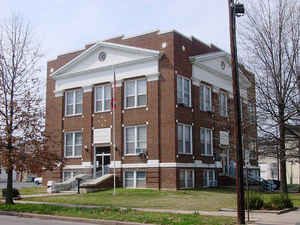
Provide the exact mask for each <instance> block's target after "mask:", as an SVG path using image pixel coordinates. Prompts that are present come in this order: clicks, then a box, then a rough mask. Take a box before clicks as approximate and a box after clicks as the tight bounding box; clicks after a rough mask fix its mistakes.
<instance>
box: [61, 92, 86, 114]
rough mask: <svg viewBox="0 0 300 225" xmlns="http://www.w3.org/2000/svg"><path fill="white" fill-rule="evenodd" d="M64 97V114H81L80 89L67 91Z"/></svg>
mask: <svg viewBox="0 0 300 225" xmlns="http://www.w3.org/2000/svg"><path fill="white" fill-rule="evenodd" d="M65 98H66V100H65V114H66V115H67V116H71V115H79V114H82V90H81V89H77V90H72V91H67V92H66V95H65Z"/></svg>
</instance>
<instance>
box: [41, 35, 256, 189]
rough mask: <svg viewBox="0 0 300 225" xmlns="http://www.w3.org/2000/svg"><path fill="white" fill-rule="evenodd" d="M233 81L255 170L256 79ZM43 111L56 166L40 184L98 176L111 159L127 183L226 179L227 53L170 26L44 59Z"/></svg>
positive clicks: (177, 184) (229, 169) (230, 168)
mask: <svg viewBox="0 0 300 225" xmlns="http://www.w3.org/2000/svg"><path fill="white" fill-rule="evenodd" d="M114 73H115V76H116V91H115V93H116V96H115V102H116V107H115V118H116V123H115V129H116V148H117V151H116V156H115V157H116V158H115V160H114V159H113V154H112V144H113V143H112V142H113V138H112V127H113V126H112V110H111V97H112V87H113V85H112V83H113V74H114ZM240 87H241V97H242V99H243V101H242V102H243V104H242V105H241V107H242V116H243V121H244V123H243V124H244V128H245V129H244V130H243V142H244V152H245V157H246V158H248V159H250V162H251V168H252V169H253V171H254V172H255V171H256V170H257V169H258V167H257V158H256V120H255V107H254V103H255V88H254V76H253V75H252V74H250V73H246V72H244V73H243V72H241V74H240ZM46 110H47V111H46V131H47V132H48V134H50V135H51V136H52V140H54V141H55V143H56V147H55V148H53V151H55V152H57V153H58V154H60V155H61V157H62V159H63V161H64V163H63V166H62V167H61V168H58V169H57V170H56V171H52V172H47V173H45V174H44V182H47V180H56V181H59V180H66V179H68V178H69V177H72V176H74V175H76V174H78V173H88V174H90V175H91V176H93V177H98V176H101V175H103V174H106V173H109V171H110V170H111V168H112V167H113V165H114V166H115V168H116V174H117V177H118V180H119V184H120V185H121V186H123V187H129V188H155V189H180V188H201V187H208V186H215V185H217V183H218V179H219V176H220V175H227V176H234V173H235V154H234V149H233V96H232V81H231V67H230V56H229V55H228V54H227V53H225V52H223V51H221V50H220V49H218V48H217V47H215V46H213V45H211V46H208V45H206V44H204V43H203V42H201V41H199V40H197V39H196V38H194V37H191V38H189V37H186V36H184V35H182V34H180V33H179V32H177V31H170V32H164V33H162V32H160V31H153V32H151V33H146V34H143V35H139V36H134V37H128V38H127V37H124V36H120V37H116V38H112V39H109V40H105V41H101V42H96V43H92V44H89V45H87V46H85V48H84V49H82V50H79V51H75V52H71V53H67V54H64V55H60V56H58V57H57V59H55V60H52V61H49V62H48V68H47V99H46Z"/></svg>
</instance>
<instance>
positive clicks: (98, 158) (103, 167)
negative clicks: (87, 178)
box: [94, 146, 110, 178]
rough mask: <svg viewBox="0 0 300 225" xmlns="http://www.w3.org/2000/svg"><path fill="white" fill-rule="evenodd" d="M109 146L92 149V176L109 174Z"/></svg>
mask: <svg viewBox="0 0 300 225" xmlns="http://www.w3.org/2000/svg"><path fill="white" fill-rule="evenodd" d="M109 166H110V146H105V147H95V150H94V178H98V177H101V176H103V175H105V174H109Z"/></svg>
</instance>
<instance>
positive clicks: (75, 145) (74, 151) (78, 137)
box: [64, 132, 82, 158]
mask: <svg viewBox="0 0 300 225" xmlns="http://www.w3.org/2000/svg"><path fill="white" fill-rule="evenodd" d="M64 136H65V141H64V142H65V144H64V149H65V157H66V158H73V157H75V158H77V157H81V152H82V132H67V133H65V135H64Z"/></svg>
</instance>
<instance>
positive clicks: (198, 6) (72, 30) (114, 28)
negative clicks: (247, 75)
mask: <svg viewBox="0 0 300 225" xmlns="http://www.w3.org/2000/svg"><path fill="white" fill-rule="evenodd" d="M11 12H14V13H18V14H21V15H22V16H23V17H25V18H26V19H27V20H29V21H30V22H31V23H32V25H33V27H34V31H35V33H36V34H37V35H38V36H39V39H40V40H41V42H42V47H43V51H44V54H45V57H46V60H50V59H54V58H55V57H56V55H58V54H61V53H65V52H68V51H72V50H77V49H81V48H82V47H83V46H84V45H85V44H86V43H89V42H93V41H99V40H104V39H108V38H110V37H114V36H118V35H122V34H124V35H135V34H141V33H144V32H148V31H151V30H155V29H160V30H162V31H167V30H173V29H176V30H178V31H179V32H181V33H183V34H185V35H187V36H191V35H193V36H195V37H197V38H198V39H200V40H202V41H204V42H206V43H214V44H216V45H217V46H219V47H221V48H222V49H225V50H226V51H229V32H228V28H229V27H228V8H227V0H42V1H38V0H25V1H23V0H1V15H0V20H1V19H3V18H5V17H8V16H9V15H10V14H11Z"/></svg>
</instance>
